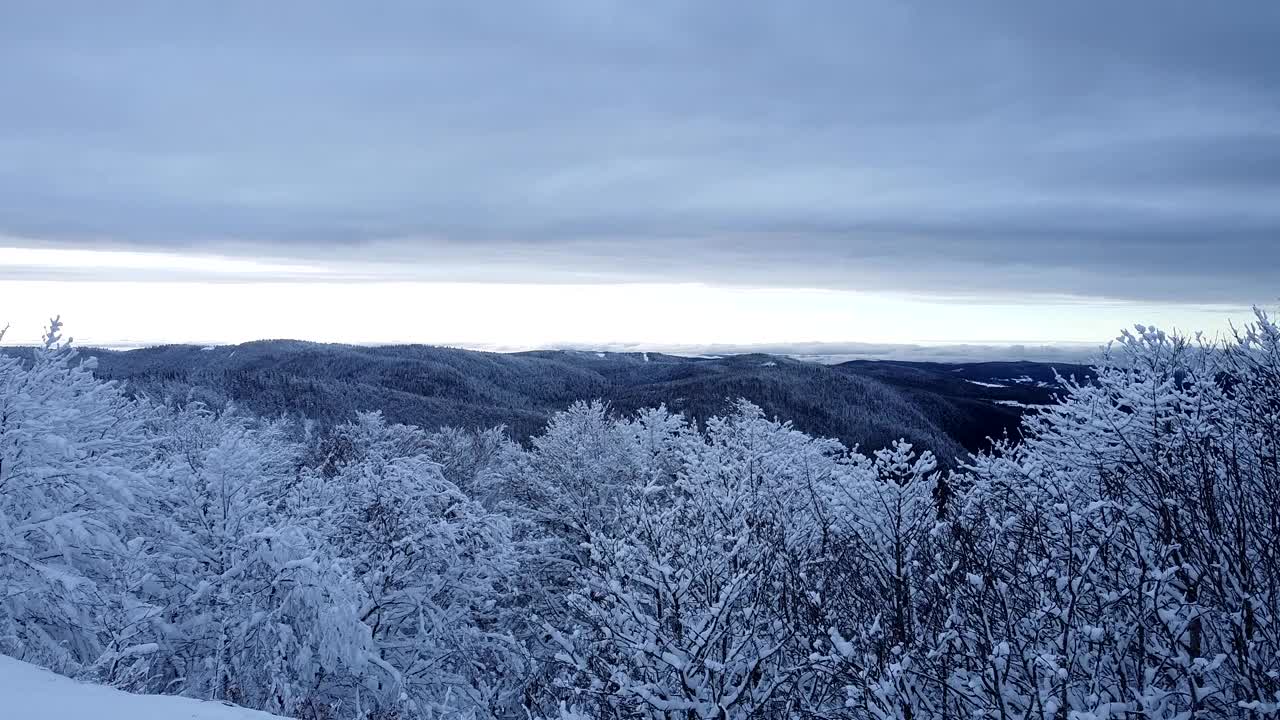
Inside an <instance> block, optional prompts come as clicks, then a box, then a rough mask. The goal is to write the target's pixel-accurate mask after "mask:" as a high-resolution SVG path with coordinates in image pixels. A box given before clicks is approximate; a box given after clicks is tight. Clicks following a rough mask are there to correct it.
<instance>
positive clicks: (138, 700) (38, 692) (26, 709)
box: [0, 655, 280, 720]
mask: <svg viewBox="0 0 1280 720" xmlns="http://www.w3.org/2000/svg"><path fill="white" fill-rule="evenodd" d="M0 717H2V718H6V719H7V718H13V720H280V718H279V717H278V716H276V715H269V714H267V713H264V712H258V711H257V710H246V709H245V708H242V707H237V706H235V705H224V704H222V703H220V702H204V701H200V700H193V699H191V698H182V697H173V696H170V695H131V694H129V693H126V692H121V691H119V690H115V689H113V688H109V687H106V686H103V685H91V684H88V683H82V682H77V681H75V680H72V679H71V678H68V677H63V676H61V675H57V674H55V673H52V672H50V671H48V670H45V669H43V668H38V667H36V666H35V665H31V664H29V663H24V662H22V661H21V660H14V659H13V658H11V657H5V656H3V655H0Z"/></svg>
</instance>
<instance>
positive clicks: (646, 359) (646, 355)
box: [641, 353, 649, 362]
mask: <svg viewBox="0 0 1280 720" xmlns="http://www.w3.org/2000/svg"><path fill="white" fill-rule="evenodd" d="M641 355H644V361H645V362H649V353H641Z"/></svg>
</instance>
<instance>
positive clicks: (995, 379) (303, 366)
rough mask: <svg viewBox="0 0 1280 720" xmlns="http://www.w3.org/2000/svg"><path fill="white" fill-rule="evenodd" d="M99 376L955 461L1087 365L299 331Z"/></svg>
mask: <svg viewBox="0 0 1280 720" xmlns="http://www.w3.org/2000/svg"><path fill="white" fill-rule="evenodd" d="M84 352H85V354H88V355H94V356H97V357H98V362H99V364H98V368H97V370H96V373H97V374H98V375H99V376H100V377H104V378H110V379H115V380H119V381H121V382H123V383H125V384H126V386H127V387H128V388H130V390H131V391H133V392H138V393H144V394H147V395H150V396H152V397H157V398H169V399H176V400H180V401H185V400H198V401H202V402H206V403H209V404H212V405H220V404H223V403H226V402H228V401H229V402H233V403H235V404H236V405H238V406H240V407H242V408H244V409H246V410H248V411H251V412H254V413H257V414H262V415H275V414H280V413H285V414H290V415H297V416H302V417H306V418H310V419H313V420H315V421H318V422H320V423H322V424H332V423H339V422H343V421H345V420H348V419H350V418H351V417H353V416H354V414H355V413H356V412H357V411H362V410H380V411H382V412H383V413H384V414H385V415H386V417H387V418H388V419H389V420H392V421H394V422H399V423H407V424H413V425H419V426H422V427H424V428H428V429H435V428H437V427H440V426H454V427H462V428H473V429H474V428H487V427H492V426H495V425H505V426H506V427H507V428H508V429H509V430H510V432H511V433H512V435H513V436H514V437H516V438H517V439H521V440H524V439H527V438H528V437H529V436H531V435H535V434H537V433H539V432H540V431H541V429H542V427H543V425H544V424H545V422H546V420H547V418H548V417H549V416H550V415H551V413H553V412H556V411H558V410H563V409H564V408H566V407H567V406H568V405H570V404H571V403H573V402H574V401H576V400H592V399H602V400H605V401H607V402H609V403H610V404H611V405H612V407H613V408H614V409H615V410H616V411H617V412H621V413H627V412H630V411H632V410H635V409H638V408H641V407H647V406H656V405H660V404H665V405H666V406H667V407H668V408H671V409H672V410H676V411H680V412H683V413H685V414H687V415H689V416H691V417H692V418H694V419H695V420H698V421H701V420H704V419H705V418H707V417H709V416H711V415H714V414H717V413H720V412H723V411H724V410H725V409H726V408H727V407H728V405H729V403H731V402H732V401H733V400H735V399H736V398H739V397H742V398H746V399H748V400H750V401H752V402H754V403H756V404H757V405H759V406H760V407H761V408H762V409H763V410H764V411H765V412H766V413H767V414H769V415H771V416H777V417H779V418H781V419H784V420H790V421H792V422H793V423H794V424H795V426H796V427H797V428H799V429H801V430H803V431H805V432H808V433H811V434H815V435H823V436H827V437H834V438H837V439H839V440H841V441H842V442H844V443H845V444H847V445H850V446H852V445H855V444H858V445H861V446H863V447H864V448H878V447H881V446H883V445H886V444H887V443H889V442H890V441H892V440H893V439H895V438H898V437H905V438H906V439H907V440H909V441H911V442H914V443H918V444H920V445H921V446H923V447H929V448H931V449H933V450H934V451H935V452H936V453H937V454H938V455H939V456H940V457H941V458H944V459H946V460H948V461H950V460H953V459H954V458H957V457H963V456H964V455H966V454H967V452H970V451H974V450H977V449H979V448H981V447H984V446H985V445H986V438H988V437H991V436H999V435H1001V434H1003V433H1005V432H1011V433H1016V429H1017V425H1018V422H1019V420H1020V418H1021V416H1022V413H1023V412H1024V411H1026V409H1027V408H1028V407H1034V406H1036V405H1043V404H1046V403H1051V402H1053V399H1054V394H1055V392H1057V391H1058V390H1059V389H1060V388H1059V387H1058V385H1057V382H1056V380H1055V375H1054V369H1055V367H1056V369H1057V371H1058V372H1060V373H1061V374H1062V375H1064V376H1066V375H1072V374H1075V375H1077V376H1082V377H1087V376H1089V374H1090V370H1089V368H1088V367H1086V366H1083V365H1074V364H1055V365H1050V364H1045V363H1036V362H980V363H961V364H948V363H932V362H904V361H870V360H855V361H850V362H845V363H841V364H835V365H823V364H819V363H813V362H805V361H801V360H796V359H793V358H790V357H784V356H778V355H764V354H745V355H729V356H724V357H685V356H677V355H667V354H662V353H646V352H629V353H614V352H593V351H585V350H543V351H531V352H519V353H492V352H481V351H474V350H460V349H453V348H444V347H435V346H426V345H390V346H377V347H364V346H352V345H335V344H320V343H311V342H302V341H292V340H267V341H256V342H249V343H243V344H240V345H230V346H204V347H201V346H194V345H168V346H159V347H149V348H142V349H136V350H127V351H114V350H100V349H89V350H85V351H84Z"/></svg>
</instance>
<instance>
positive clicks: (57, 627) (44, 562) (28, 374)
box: [0, 319, 150, 672]
mask: <svg viewBox="0 0 1280 720" xmlns="http://www.w3.org/2000/svg"><path fill="white" fill-rule="evenodd" d="M61 329H62V325H61V323H60V322H59V321H58V320H56V319H55V320H53V321H52V322H51V323H50V326H49V329H48V332H47V333H46V334H45V336H44V343H43V345H42V346H41V347H39V348H36V349H35V350H34V351H33V353H32V355H31V358H30V362H29V363H24V362H23V361H21V360H20V359H19V358H17V357H14V356H8V355H0V652H3V653H5V654H7V655H12V656H14V657H18V658H20V659H23V660H28V661H30V662H34V663H37V664H41V665H45V666H48V667H52V668H55V669H57V670H60V671H63V672H77V671H79V670H80V669H82V668H83V667H84V666H86V665H89V664H91V663H93V662H94V661H95V660H96V659H97V658H98V656H99V655H100V654H101V653H102V652H103V651H104V648H105V647H106V646H107V645H109V644H110V639H109V638H108V637H107V634H106V633H105V631H104V619H103V614H104V613H105V612H107V611H109V610H110V609H112V608H119V607H120V606H121V604H123V603H124V599H123V597H122V596H121V592H122V590H121V588H120V587H119V586H118V585H117V584H116V582H115V581H116V580H118V579H119V577H118V576H119V573H118V571H117V569H118V565H119V560H120V558H121V556H122V555H123V554H124V553H126V552H127V548H126V538H125V537H124V536H123V532H124V527H125V525H126V524H127V523H128V521H129V518H130V515H131V512H132V503H133V490H134V487H135V485H136V484H137V481H138V479H139V473H140V472H142V471H143V469H144V467H145V464H146V460H147V457H148V452H147V443H146V441H145V434H144V433H143V428H144V425H145V423H146V422H147V420H148V415H149V412H150V411H149V409H148V408H147V407H146V406H144V405H141V404H138V403H135V402H132V401H129V400H127V399H126V398H124V397H123V396H122V395H121V393H120V392H119V390H118V389H117V388H116V387H115V386H114V385H112V384H111V383H106V382H102V381H99V380H97V379H95V378H94V377H93V367H94V361H93V359H92V358H88V359H82V358H81V357H80V356H79V355H78V353H77V352H76V350H74V349H73V348H72V347H71V344H70V342H69V341H67V342H64V341H63V339H62V336H61Z"/></svg>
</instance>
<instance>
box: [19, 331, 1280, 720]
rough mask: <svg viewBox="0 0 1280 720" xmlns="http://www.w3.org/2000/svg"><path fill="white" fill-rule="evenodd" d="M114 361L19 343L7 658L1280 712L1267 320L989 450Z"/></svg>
mask: <svg viewBox="0 0 1280 720" xmlns="http://www.w3.org/2000/svg"><path fill="white" fill-rule="evenodd" d="M93 367H94V361H93V360H92V359H91V358H82V357H79V356H78V355H77V351H76V350H75V349H74V348H73V347H72V346H71V344H70V343H69V342H64V340H63V339H62V330H61V327H60V325H59V324H58V323H57V322H56V321H55V322H54V323H53V324H52V326H51V327H50V329H49V332H48V335H47V338H46V342H45V343H44V346H43V348H40V349H38V350H37V351H36V352H35V354H34V357H33V358H22V359H20V358H17V357H8V356H0V653H2V654H5V655H9V656H12V657H14V658H17V659H20V660H23V661H26V662H30V663H35V664H38V665H41V666H44V667H47V668H50V669H52V670H54V671H56V672H59V673H62V674H65V675H70V676H74V677H78V678H82V679H86V680H92V681H94V682H98V683H103V684H107V685H111V686H114V687H116V688H120V689H123V690H127V691H131V692H137V693H152V694H169V695H182V696H188V697H193V698H199V699H212V700H224V701H227V702H231V703H236V704H239V705H243V706H246V707H249V708H253V709H259V710H264V711H268V712H271V713H276V714H280V715H285V716H290V717H296V718H305V719H307V720H342V719H347V718H351V719H361V720H412V719H416V718H547V719H551V718H557V719H561V720H569V719H585V718H664V719H672V720H674V719H675V718H681V719H684V720H692V719H703V718H705V719H710V718H720V719H726V720H727V719H730V718H733V719H738V718H777V719H788V720H789V719H792V718H855V719H858V720H864V719H865V720H873V719H874V720H880V719H885V718H902V719H904V720H921V719H924V718H970V717H984V718H1000V719H1002V720H1004V719H1013V718H1032V717H1034V718H1063V720H1066V719H1067V718H1075V719H1078V720H1086V719H1099V720H1100V719H1101V718H1149V719H1151V720H1156V719H1161V720H1173V719H1175V718H1177V719H1182V718H1261V717H1264V716H1272V717H1274V716H1276V715H1277V714H1280V328H1278V327H1277V325H1276V324H1275V323H1274V322H1273V321H1272V320H1271V319H1270V318H1268V317H1267V316H1266V315H1264V314H1263V313H1258V315H1257V318H1256V321H1255V322H1254V323H1253V324H1252V325H1250V326H1248V327H1245V328H1241V329H1240V330H1239V331H1238V332H1237V333H1236V334H1235V336H1234V337H1232V338H1230V339H1228V340H1226V341H1221V342H1217V341H1214V342H1210V341H1208V340H1205V339H1202V338H1199V337H1182V336H1177V335H1170V334H1165V333H1163V332H1161V331H1158V330H1155V329H1151V328H1144V327H1138V328H1136V331H1135V332H1127V333H1125V334H1124V335H1122V336H1121V337H1120V338H1119V339H1118V340H1117V342H1115V343H1114V344H1113V345H1112V346H1111V348H1110V349H1109V350H1108V352H1107V353H1106V354H1105V355H1104V356H1103V357H1102V358H1100V360H1099V363H1098V368H1097V373H1096V377H1093V378H1090V379H1089V380H1087V381H1080V382H1074V381H1066V382H1065V387H1066V388H1067V391H1066V393H1065V395H1064V397H1063V398H1062V400H1061V402H1060V403H1059V404H1057V405H1052V406H1046V407H1044V408H1042V409H1040V410H1038V411H1036V412H1033V413H1031V414H1029V415H1028V417H1027V419H1026V420H1025V422H1024V426H1023V428H1022V432H1021V439H1020V440H1019V441H1018V442H1016V443H1015V442H1013V441H1007V440H1006V441H998V442H996V443H995V447H994V449H992V450H990V451H986V452H981V453H979V454H977V455H974V456H972V457H968V458H964V459H962V462H961V463H959V464H958V465H956V466H955V467H954V469H947V467H946V464H945V463H940V462H939V460H938V459H937V458H935V457H934V455H933V454H932V453H931V450H930V448H924V447H912V446H911V445H910V444H908V443H906V442H896V443H892V444H890V445H889V446H888V447H884V448H848V447H844V446H843V445H842V444H840V443H839V442H837V441H834V440H828V439H822V438H817V437H811V436H809V435H806V434H804V433H801V432H799V431H798V430H795V429H794V428H792V427H791V426H790V425H789V424H788V423H786V422H785V421H782V420H778V419H774V418H771V417H768V416H767V415H766V414H765V413H763V412H762V411H761V410H760V409H759V408H757V407H756V406H754V405H752V404H750V403H747V402H745V401H744V402H740V403H739V404H738V405H737V406H736V407H735V408H734V409H733V411H732V412H730V413H727V414H725V415H723V416H720V417H715V418H712V419H710V420H708V421H707V422H706V423H705V426H696V425H694V424H691V423H690V422H689V421H688V420H687V419H686V418H685V417H684V416H682V415H680V414H676V413H672V412H669V411H667V410H666V409H664V408H662V407H657V408H650V409H645V410H641V411H638V412H635V413H629V414H626V415H625V416H620V415H619V414H617V413H614V412H612V411H611V410H610V407H609V406H608V405H606V404H603V403H599V402H590V401H586V402H581V403H578V404H575V405H574V406H573V407H571V408H570V409H568V410H567V411H565V412H562V413H559V414H557V415H555V416H554V417H553V418H552V420H551V421H550V423H549V424H548V425H547V427H546V428H545V430H544V431H543V432H542V433H540V434H538V435H536V436H535V437H533V438H532V440H531V441H530V442H529V443H528V444H520V443H517V442H514V441H513V440H511V439H510V438H509V436H508V435H507V434H506V433H504V432H503V431H502V430H501V429H499V428H495V429H492V430H489V431H484V432H471V431H461V430H450V429H443V430H439V431H430V432H429V431H425V430H423V429H419V428H415V427H410V426H404V425H397V424H393V423H389V422H387V421H386V420H384V418H383V417H381V416H380V415H379V414H376V413H365V414H361V415H360V416H359V417H358V418H357V419H356V420H355V421H353V422H349V423H346V424H342V425H338V426H336V427H334V428H328V427H325V428H318V427H316V426H311V425H308V424H306V423H303V422H299V421H296V420H290V419H280V418H270V417H267V418H263V417H253V416H251V415H249V414H247V413H243V412H241V411H239V410H238V409H237V408H235V407H232V406H226V407H207V406H203V405H199V404H195V403H186V404H182V405H172V404H166V403H164V402H161V401H153V400H149V399H147V398H145V397H132V396H130V395H128V394H126V393H125V392H123V389H122V388H121V387H120V386H119V385H117V384H114V383H112V382H109V381H105V380H101V379H98V378H95V376H94V374H93ZM2 700H3V699H0V703H2ZM0 709H2V708H0Z"/></svg>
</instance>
